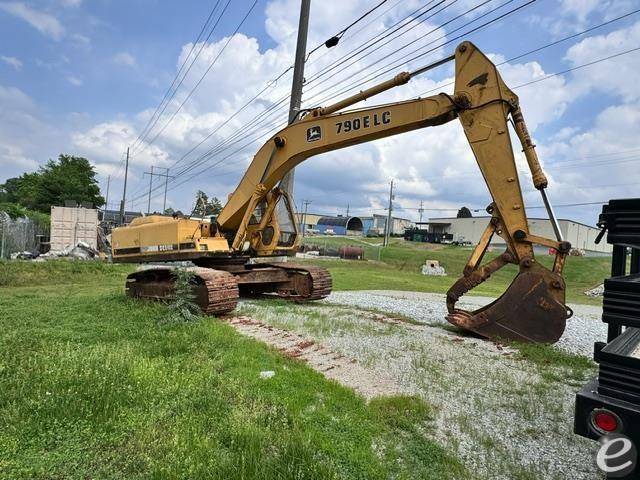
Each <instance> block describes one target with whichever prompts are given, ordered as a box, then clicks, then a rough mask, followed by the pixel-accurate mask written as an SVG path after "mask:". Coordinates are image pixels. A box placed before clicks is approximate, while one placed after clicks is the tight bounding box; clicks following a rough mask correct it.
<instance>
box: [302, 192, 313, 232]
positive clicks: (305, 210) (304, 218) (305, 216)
mask: <svg viewBox="0 0 640 480" xmlns="http://www.w3.org/2000/svg"><path fill="white" fill-rule="evenodd" d="M302 203H303V204H304V214H303V215H302V236H303V237H304V233H305V230H306V227H307V207H308V206H309V204H310V203H312V202H311V200H303V201H302Z"/></svg>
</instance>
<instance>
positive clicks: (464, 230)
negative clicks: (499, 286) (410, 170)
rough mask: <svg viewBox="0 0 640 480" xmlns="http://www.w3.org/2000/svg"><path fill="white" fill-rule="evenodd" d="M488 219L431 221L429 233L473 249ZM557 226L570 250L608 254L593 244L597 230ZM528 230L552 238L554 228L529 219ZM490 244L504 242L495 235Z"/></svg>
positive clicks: (575, 225) (603, 244)
mask: <svg viewBox="0 0 640 480" xmlns="http://www.w3.org/2000/svg"><path fill="white" fill-rule="evenodd" d="M490 218H491V217H489V216H483V217H470V218H455V217H447V218H430V219H429V231H430V232H434V233H449V234H452V235H453V241H455V242H469V243H471V244H473V245H475V244H476V243H478V241H479V240H480V236H481V235H482V232H484V230H485V228H486V227H487V225H488V224H489V220H490ZM558 223H559V224H560V230H561V232H562V235H563V236H564V238H565V240H567V241H568V242H571V245H572V246H573V248H579V249H581V250H585V251H587V252H603V253H609V252H611V245H609V244H608V243H606V242H601V243H600V244H596V243H595V239H596V237H597V236H598V233H600V230H598V229H597V228H595V227H591V226H589V225H585V224H584V223H580V222H576V221H573V220H568V219H559V220H558ZM529 229H530V231H531V233H533V234H534V235H539V236H541V237H547V238H555V234H554V232H553V227H552V226H551V222H550V221H549V219H548V218H529ZM491 244H492V245H496V246H500V245H504V244H505V242H504V240H502V238H501V237H500V236H498V235H494V236H493V238H492V240H491Z"/></svg>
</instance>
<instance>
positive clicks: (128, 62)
mask: <svg viewBox="0 0 640 480" xmlns="http://www.w3.org/2000/svg"><path fill="white" fill-rule="evenodd" d="M113 62H114V63H117V64H118V65H125V66H127V67H135V66H136V58H135V57H134V56H133V55H131V54H130V53H128V52H120V53H117V54H116V55H114V56H113Z"/></svg>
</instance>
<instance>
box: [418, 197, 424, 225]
mask: <svg viewBox="0 0 640 480" xmlns="http://www.w3.org/2000/svg"><path fill="white" fill-rule="evenodd" d="M423 205H424V202H423V201H422V200H420V208H419V209H418V212H420V223H422V214H423V213H424V208H422V207H423Z"/></svg>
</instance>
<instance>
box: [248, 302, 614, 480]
mask: <svg viewBox="0 0 640 480" xmlns="http://www.w3.org/2000/svg"><path fill="white" fill-rule="evenodd" d="M484 300H487V299H484ZM480 301H482V300H481V299H479V298H478V297H473V298H472V300H471V302H472V303H473V304H475V305H477V304H478V302H480ZM473 304H472V305H470V304H469V303H467V305H466V306H467V307H473V306H474V305H473ZM445 308H446V307H445V305H444V296H443V295H434V294H423V293H407V292H386V291H375V292H366V291H360V292H336V293H333V294H332V295H331V296H330V297H329V298H328V299H326V300H325V301H323V302H317V303H310V304H303V305H295V304H290V303H286V302H283V303H282V304H273V303H269V302H260V301H242V302H241V303H240V305H239V308H238V310H239V314H241V315H247V316H249V317H251V318H256V319H260V321H261V322H264V323H265V324H267V325H271V326H273V327H275V328H278V329H281V330H283V331H290V332H295V333H296V334H297V335H301V336H304V337H305V338H309V339H313V341H315V342H317V344H318V345H322V346H323V347H324V348H327V349H329V350H331V351H332V352H337V353H339V354H340V355H344V356H345V357H348V358H352V359H354V360H355V361H357V364H358V365H359V366H360V367H362V368H365V369H367V370H368V371H369V372H370V373H369V374H368V375H367V376H366V377H367V378H369V379H371V378H374V379H377V381H379V382H384V387H385V391H387V390H388V389H389V388H390V386H392V385H393V393H396V394H408V395H418V396H420V397H422V398H424V399H425V400H426V401H427V402H428V403H429V404H430V405H432V406H433V407H434V408H435V411H436V414H437V418H436V428H435V431H431V432H429V433H428V434H429V435H432V436H433V437H435V438H436V439H438V440H439V441H440V442H441V443H442V444H443V445H446V446H447V448H449V449H450V450H451V451H452V452H453V453H454V454H456V455H457V456H459V458H460V459H461V460H462V461H463V462H464V463H465V465H467V467H468V468H469V470H470V471H471V472H473V474H474V478H480V479H487V480H488V479H491V480H494V479H503V480H512V479H543V478H544V479H558V480H561V479H562V480H566V479H569V478H570V479H572V480H589V479H600V478H603V477H602V476H601V475H599V474H598V472H597V468H596V466H595V462H594V453H595V449H596V445H595V444H594V442H591V441H589V440H586V439H584V438H581V437H578V436H576V435H574V434H573V406H574V398H575V393H576V392H577V390H579V388H580V387H581V385H582V384H583V383H584V382H586V380H587V379H588V377H590V376H593V375H595V366H594V368H593V370H588V371H582V372H581V373H579V374H576V372H575V371H572V370H571V369H568V368H566V367H564V366H557V365H554V364H548V365H545V366H540V365H536V364H534V363H532V362H530V361H527V360H524V359H522V358H518V355H517V353H516V351H514V350H510V349H509V348H506V347H503V346H500V345H495V344H493V343H492V342H487V341H484V340H480V339H477V338H473V337H466V336H459V335H457V334H455V333H452V332H450V331H448V330H445V329H442V328H441V327H440V326H439V323H441V322H445V320H444V314H445ZM370 310H377V311H384V312H389V313H388V314H387V315H384V314H379V313H375V312H372V311H370ZM576 311H578V312H579V315H580V319H577V318H576V319H574V320H572V321H571V322H570V325H571V327H572V328H571V329H568V330H569V331H570V332H573V333H572V334H570V335H565V338H564V339H563V340H564V342H563V345H562V348H565V349H567V350H571V351H580V352H582V353H584V354H585V355H588V354H589V350H590V349H591V345H590V344H591V343H592V342H593V340H594V339H595V338H600V337H599V335H600V333H598V331H597V328H598V327H597V326H599V324H600V322H599V321H598V315H599V313H598V309H597V308H593V307H586V308H584V307H580V308H579V309H576ZM393 313H397V314H401V315H403V316H405V317H409V318H412V319H414V320H415V321H416V322H419V323H418V324H409V323H407V322H402V321H398V319H397V318H393ZM574 322H575V323H574ZM588 322H592V323H593V327H594V329H593V332H591V331H590V332H591V333H589V335H591V338H587V335H581V336H579V335H578V332H581V328H582V327H580V326H579V324H585V325H586V324H587V323H588ZM573 325H576V327H575V329H574V327H573ZM589 327H591V325H589ZM576 329H577V331H575V330H576ZM578 337H579V340H578ZM567 345H568V346H569V348H568V347H567ZM274 346H276V347H278V345H274ZM334 379H336V380H338V381H341V379H340V378H334ZM365 380H366V379H365V378H364V376H363V380H362V381H363V382H364V381H365ZM350 382H353V378H348V379H342V383H344V384H346V385H348V386H351V387H352V388H353V386H352V385H350ZM369 382H370V380H369ZM356 390H358V389H357V388H356Z"/></svg>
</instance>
